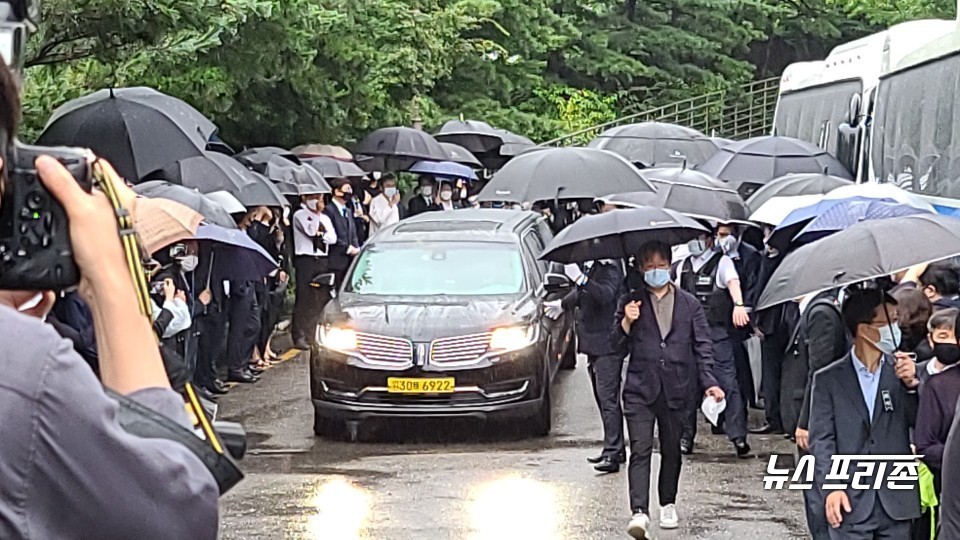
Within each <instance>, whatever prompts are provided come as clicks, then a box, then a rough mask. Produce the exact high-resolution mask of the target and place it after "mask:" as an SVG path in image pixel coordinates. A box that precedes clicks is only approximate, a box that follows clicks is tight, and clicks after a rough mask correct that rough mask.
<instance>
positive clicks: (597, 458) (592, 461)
mask: <svg viewBox="0 0 960 540" xmlns="http://www.w3.org/2000/svg"><path fill="white" fill-rule="evenodd" d="M601 461H603V454H600V455H599V456H593V457H588V458H587V463H590V464H592V465H596V464H597V463H600V462H601Z"/></svg>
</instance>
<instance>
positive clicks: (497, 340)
mask: <svg viewBox="0 0 960 540" xmlns="http://www.w3.org/2000/svg"><path fill="white" fill-rule="evenodd" d="M536 342H537V325H535V324H531V325H530V326H507V327H504V328H497V329H496V330H494V331H493V334H492V335H491V336H490V350H491V351H494V352H509V351H519V350H520V349H524V348H526V347H529V346H530V345H533V344H534V343H536Z"/></svg>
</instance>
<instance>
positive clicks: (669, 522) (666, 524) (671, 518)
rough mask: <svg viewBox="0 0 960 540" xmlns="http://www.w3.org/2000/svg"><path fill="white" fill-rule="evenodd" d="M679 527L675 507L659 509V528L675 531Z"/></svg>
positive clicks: (671, 505)
mask: <svg viewBox="0 0 960 540" xmlns="http://www.w3.org/2000/svg"><path fill="white" fill-rule="evenodd" d="M679 526H680V518H678V517H677V506H676V505H673V504H668V505H666V506H664V507H663V508H661V509H660V528H661V529H676V528H677V527H679Z"/></svg>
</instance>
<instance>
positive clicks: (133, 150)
mask: <svg viewBox="0 0 960 540" xmlns="http://www.w3.org/2000/svg"><path fill="white" fill-rule="evenodd" d="M216 129H217V128H216V126H215V125H214V124H213V122H211V121H210V120H208V119H207V118H205V117H204V116H203V115H202V114H200V113H199V112H198V111H197V110H196V109H194V108H193V107H191V106H190V105H188V104H187V103H185V102H183V101H181V100H179V99H177V98H174V97H172V96H168V95H166V94H162V93H160V92H157V91H156V90H153V89H150V88H116V89H108V90H100V91H98V92H94V93H93V94H90V95H88V96H84V97H82V98H79V99H75V100H73V101H69V102H67V103H66V104H64V105H63V106H61V107H60V108H59V109H57V110H56V111H55V112H54V114H53V116H52V117H51V118H50V120H49V121H48V122H47V126H46V127H45V128H44V130H43V133H41V134H40V138H39V139H38V140H37V143H38V144H40V145H43V146H80V147H85V148H89V149H91V150H93V152H94V153H95V154H97V155H98V156H100V157H102V158H104V159H106V160H107V161H109V162H110V163H111V164H112V165H113V166H114V167H115V168H116V169H117V172H118V173H120V175H121V176H123V177H125V178H127V179H128V180H130V181H133V182H136V181H138V180H140V179H141V178H143V177H144V175H146V174H148V173H151V172H153V171H155V170H157V169H160V168H163V167H164V166H166V165H167V164H169V163H173V162H174V161H177V160H179V159H185V158H188V157H194V156H200V155H203V152H204V149H205V148H206V147H207V144H208V142H209V140H210V137H211V136H212V135H213V134H214V132H215V131H216Z"/></svg>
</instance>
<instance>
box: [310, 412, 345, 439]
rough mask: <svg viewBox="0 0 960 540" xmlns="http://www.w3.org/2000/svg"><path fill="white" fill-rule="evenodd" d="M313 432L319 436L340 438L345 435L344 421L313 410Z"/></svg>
mask: <svg viewBox="0 0 960 540" xmlns="http://www.w3.org/2000/svg"><path fill="white" fill-rule="evenodd" d="M313 433H314V435H316V436H318V437H324V438H327V439H339V438H341V437H343V423H342V422H338V421H336V420H334V419H332V418H327V417H325V416H321V415H320V413H319V412H317V411H313Z"/></svg>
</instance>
